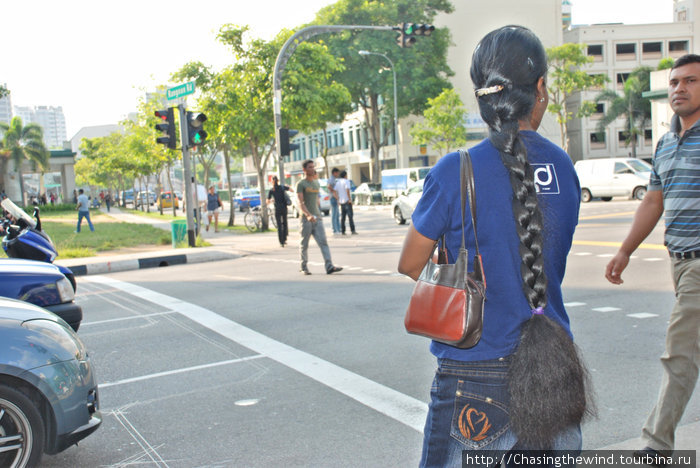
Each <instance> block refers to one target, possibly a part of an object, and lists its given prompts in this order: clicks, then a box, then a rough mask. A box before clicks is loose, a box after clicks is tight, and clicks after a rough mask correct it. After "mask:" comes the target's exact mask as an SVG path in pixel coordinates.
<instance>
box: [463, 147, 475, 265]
mask: <svg viewBox="0 0 700 468" xmlns="http://www.w3.org/2000/svg"><path fill="white" fill-rule="evenodd" d="M459 156H460V161H459V167H460V171H459V173H460V175H459V181H460V195H461V197H460V198H461V201H462V211H461V214H462V248H463V249H464V248H465V244H466V240H465V236H464V210H465V208H466V201H467V199H469V214H470V216H471V219H472V228H473V229H474V245H475V246H476V255H477V256H478V255H480V254H479V241H478V240H477V238H476V190H475V189H474V168H473V167H472V158H471V156H469V151H465V150H459Z"/></svg>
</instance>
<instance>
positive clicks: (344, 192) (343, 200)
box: [335, 171, 357, 235]
mask: <svg viewBox="0 0 700 468" xmlns="http://www.w3.org/2000/svg"><path fill="white" fill-rule="evenodd" d="M335 187H336V191H337V192H338V203H340V208H341V212H342V214H341V220H340V232H341V234H343V235H345V217H346V216H347V218H348V221H349V223H350V232H352V233H353V234H357V231H355V221H354V220H353V212H352V195H351V193H350V181H349V180H348V173H347V171H343V172H341V173H340V178H339V179H338V180H337V181H336V183H335Z"/></svg>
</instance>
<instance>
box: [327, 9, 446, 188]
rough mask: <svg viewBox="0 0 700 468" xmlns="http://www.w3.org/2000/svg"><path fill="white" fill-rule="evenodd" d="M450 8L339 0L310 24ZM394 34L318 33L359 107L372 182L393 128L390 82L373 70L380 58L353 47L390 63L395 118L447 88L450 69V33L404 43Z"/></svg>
mask: <svg viewBox="0 0 700 468" xmlns="http://www.w3.org/2000/svg"><path fill="white" fill-rule="evenodd" d="M452 10H453V7H452V4H451V3H450V2H449V1H448V0H386V1H382V2H378V1H371V2H368V1H366V0H339V1H338V2H336V3H334V4H332V5H329V6H327V7H325V8H323V9H321V10H320V11H319V12H318V13H317V15H316V18H315V20H314V22H313V23H314V24H317V25H340V24H346V25H352V24H355V25H382V26H393V25H398V24H401V23H403V22H414V23H432V22H433V20H434V19H435V16H436V15H437V14H438V13H440V12H445V13H449V12H451V11H452ZM396 34H397V33H392V32H387V31H361V30H351V31H344V32H341V33H333V34H331V35H328V36H325V37H324V36H320V37H321V38H323V39H322V40H324V41H325V43H327V44H328V48H329V49H330V51H331V53H332V54H333V55H334V56H336V57H340V58H341V59H342V60H343V64H344V68H343V69H342V70H340V71H338V72H337V74H336V80H337V81H338V82H339V83H342V84H343V85H345V87H346V88H347V89H348V90H349V91H350V95H351V97H352V101H353V102H354V103H357V104H358V105H359V106H360V108H361V109H362V110H363V111H364V115H365V125H366V127H367V130H368V133H369V140H370V154H371V158H372V166H373V169H372V180H373V181H377V178H378V176H379V159H378V154H379V149H380V148H381V147H382V146H385V145H386V144H387V137H388V135H389V134H390V133H391V131H392V129H393V122H391V120H393V111H392V110H393V106H394V102H393V86H394V84H393V77H392V76H391V73H378V70H379V69H380V68H382V67H384V66H386V65H387V63H386V61H385V60H384V59H383V58H382V57H377V56H373V55H370V56H367V57H363V56H360V55H359V54H358V51H360V50H368V51H370V52H377V53H382V54H384V55H386V56H387V57H389V58H390V59H391V61H392V62H393V63H394V67H395V71H396V76H397V87H398V90H397V101H398V103H397V104H398V106H397V107H398V115H399V117H403V116H406V115H409V114H422V112H423V110H424V109H425V107H426V103H427V100H428V98H432V97H435V96H437V95H438V94H440V92H441V91H442V90H443V89H444V88H449V87H450V83H449V82H448V80H447V78H448V77H449V76H451V75H452V74H453V72H452V70H450V68H449V66H448V65H447V48H448V47H449V44H450V37H449V31H448V30H447V29H446V28H443V29H436V30H435V31H434V32H433V34H432V35H431V36H429V37H421V38H419V39H418V40H417V41H416V43H415V45H413V47H410V48H399V47H397V46H396V44H395V36H396ZM380 97H381V98H383V99H380ZM387 110H389V112H387ZM383 113H386V114H387V116H388V117H389V118H388V122H389V123H387V124H384V125H382V120H381V115H382V114H383Z"/></svg>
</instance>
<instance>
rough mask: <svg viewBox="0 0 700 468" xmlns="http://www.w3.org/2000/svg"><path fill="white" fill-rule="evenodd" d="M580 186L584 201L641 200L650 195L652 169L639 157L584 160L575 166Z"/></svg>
mask: <svg viewBox="0 0 700 468" xmlns="http://www.w3.org/2000/svg"><path fill="white" fill-rule="evenodd" d="M574 168H575V169H576V174H577V175H578V179H579V182H580V184H581V201H582V202H584V203H587V202H589V201H591V199H593V198H597V197H600V199H601V200H603V201H610V200H612V197H617V196H625V197H629V198H634V199H637V200H641V199H642V198H644V195H645V194H646V193H647V185H648V184H649V175H650V174H651V166H650V165H649V164H647V163H646V162H644V161H642V160H641V159H636V158H604V159H584V160H582V161H578V162H576V164H575V165H574ZM535 176H537V174H535Z"/></svg>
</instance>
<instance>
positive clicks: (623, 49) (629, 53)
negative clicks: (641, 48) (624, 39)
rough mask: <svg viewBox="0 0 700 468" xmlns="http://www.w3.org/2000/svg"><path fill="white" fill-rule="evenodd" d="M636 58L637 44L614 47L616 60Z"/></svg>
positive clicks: (630, 43) (631, 43)
mask: <svg viewBox="0 0 700 468" xmlns="http://www.w3.org/2000/svg"><path fill="white" fill-rule="evenodd" d="M636 58H637V44H635V43H634V42H629V43H624V44H616V45H615V59H616V60H635V59H636Z"/></svg>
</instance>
